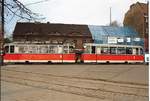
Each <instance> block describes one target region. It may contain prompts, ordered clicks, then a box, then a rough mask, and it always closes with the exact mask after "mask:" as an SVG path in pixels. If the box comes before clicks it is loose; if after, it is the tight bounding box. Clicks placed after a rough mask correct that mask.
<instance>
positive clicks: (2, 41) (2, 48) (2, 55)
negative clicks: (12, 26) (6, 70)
mask: <svg viewBox="0 0 150 101" xmlns="http://www.w3.org/2000/svg"><path fill="white" fill-rule="evenodd" d="M1 7H2V9H1V21H2V22H1V30H2V32H1V44H0V45H1V48H0V49H1V50H0V51H1V63H0V65H1V66H3V65H4V33H5V31H4V23H5V21H4V0H2V3H1Z"/></svg>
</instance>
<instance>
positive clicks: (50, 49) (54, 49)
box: [49, 46, 58, 54]
mask: <svg viewBox="0 0 150 101" xmlns="http://www.w3.org/2000/svg"><path fill="white" fill-rule="evenodd" d="M57 51H58V48H57V46H49V53H52V54H53V53H58V52H57Z"/></svg>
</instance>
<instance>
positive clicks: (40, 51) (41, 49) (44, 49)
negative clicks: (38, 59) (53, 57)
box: [39, 46, 48, 53]
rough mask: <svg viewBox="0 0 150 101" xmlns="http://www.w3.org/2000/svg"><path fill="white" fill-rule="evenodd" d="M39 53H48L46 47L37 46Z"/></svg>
mask: <svg viewBox="0 0 150 101" xmlns="http://www.w3.org/2000/svg"><path fill="white" fill-rule="evenodd" d="M39 53H48V46H39Z"/></svg>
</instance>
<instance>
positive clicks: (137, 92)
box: [1, 64, 148, 101]
mask: <svg viewBox="0 0 150 101" xmlns="http://www.w3.org/2000/svg"><path fill="white" fill-rule="evenodd" d="M1 81H2V83H1V84H2V85H1V88H2V89H1V101H148V66H147V65H142V64H137V65H136V64H134V65H133V64H109V65H107V64H102V65H100V64H99V65H94V64H93V65H92V64H85V65H82V64H65V65H62V64H59V65H56V64H53V65H41V64H39V65H6V66H3V67H2V68H1Z"/></svg>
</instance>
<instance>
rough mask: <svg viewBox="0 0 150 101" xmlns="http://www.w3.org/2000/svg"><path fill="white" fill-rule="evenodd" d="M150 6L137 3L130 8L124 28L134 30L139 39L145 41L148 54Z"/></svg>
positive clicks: (125, 18)
mask: <svg viewBox="0 0 150 101" xmlns="http://www.w3.org/2000/svg"><path fill="white" fill-rule="evenodd" d="M148 5H149V4H146V3H139V2H137V3H135V4H132V5H131V6H130V9H129V10H128V11H127V13H126V14H125V17H124V22H123V24H124V26H129V27H132V28H134V29H135V30H136V31H137V32H138V33H139V37H140V38H143V39H144V48H145V51H146V52H148V40H149V38H148V37H149V28H148V25H149V20H148V19H149V17H148Z"/></svg>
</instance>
